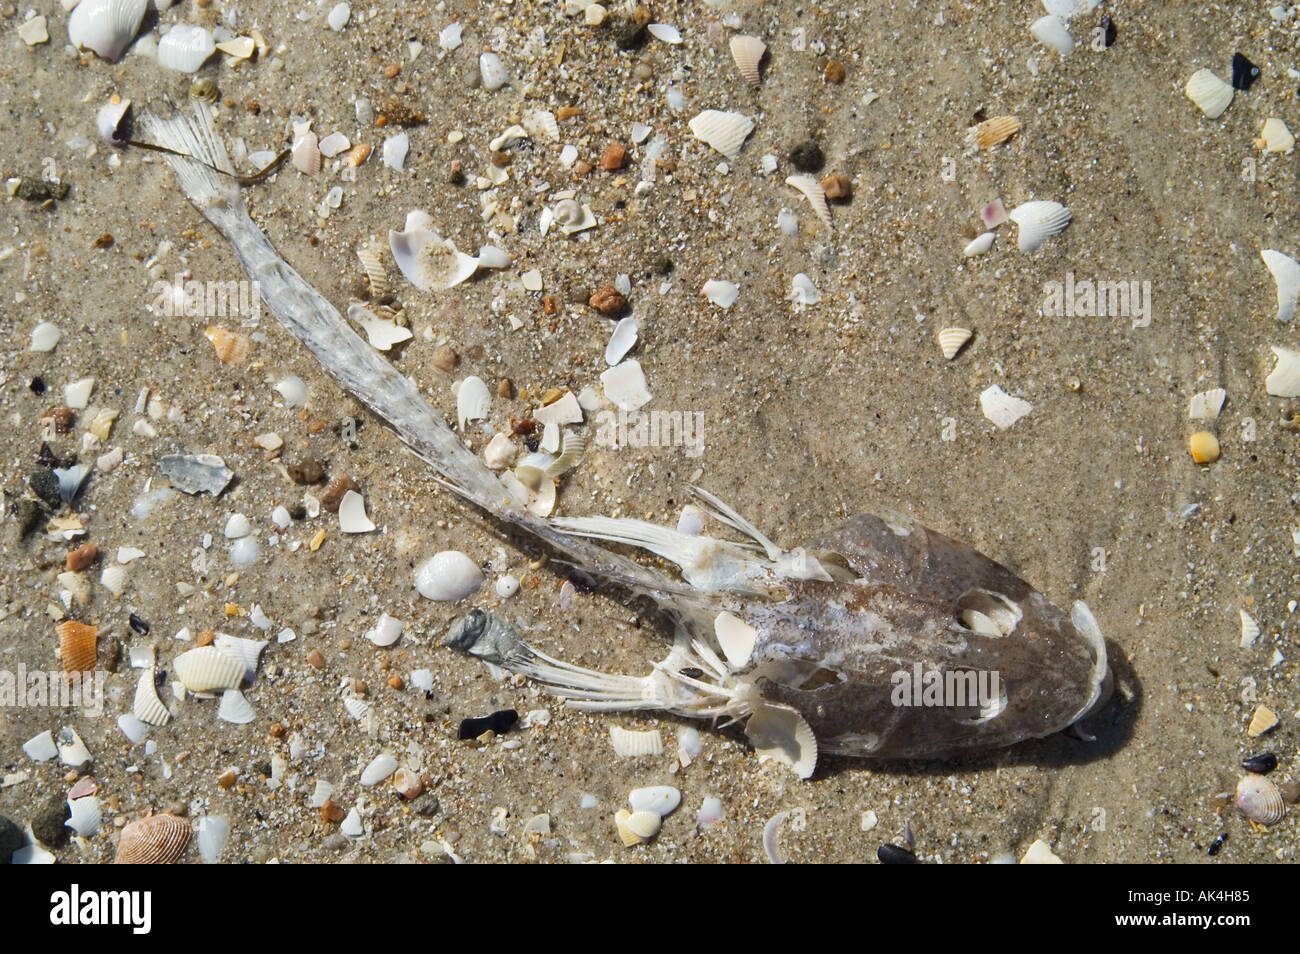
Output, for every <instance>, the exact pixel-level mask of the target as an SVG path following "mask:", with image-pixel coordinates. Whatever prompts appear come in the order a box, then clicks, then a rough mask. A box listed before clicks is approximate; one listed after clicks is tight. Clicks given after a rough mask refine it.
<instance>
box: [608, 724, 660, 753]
mask: <svg viewBox="0 0 1300 954" xmlns="http://www.w3.org/2000/svg"><path fill="white" fill-rule="evenodd" d="M609 741H610V743H611V744H612V745H613V746H614V754H615V755H617V756H619V757H620V758H640V757H642V756H646V755H659V754H660V753H661V752H663V750H664V740H663V737H662V736H661V735H660V734H659V730H658V729H651V730H650V731H648V732H633V731H631V730H629V729H624V728H623V727H622V726H617V725H611V726H610V727H609Z"/></svg>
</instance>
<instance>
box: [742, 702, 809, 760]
mask: <svg viewBox="0 0 1300 954" xmlns="http://www.w3.org/2000/svg"><path fill="white" fill-rule="evenodd" d="M745 736H746V737H747V738H748V739H749V742H750V744H751V745H753V747H754V751H755V752H756V753H757V754H758V758H759V760H760V761H762V762H766V761H769V760H772V761H776V762H779V763H781V764H782V765H787V766H789V767H790V768H791V769H792V770H793V771H794V773H795V774H796V775H798V776H799V777H800V778H811V777H812V774H813V772H814V771H815V770H816V768H817V738H816V736H814V735H813V730H812V727H811V726H810V725H808V723H807V722H806V721H805V720H804V718H803V716H801V715H799V713H798V712H796V711H795V710H794V709H792V708H791V707H789V706H780V705H771V704H762V705H759V706H758V707H757V708H756V709H755V711H754V714H753V715H751V716H750V717H749V721H748V722H746V723H745Z"/></svg>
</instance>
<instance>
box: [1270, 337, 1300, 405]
mask: <svg viewBox="0 0 1300 954" xmlns="http://www.w3.org/2000/svg"><path fill="white" fill-rule="evenodd" d="M1272 350H1273V356H1274V357H1275V358H1276V359H1277V363H1276V364H1275V365H1274V366H1273V370H1272V372H1270V373H1269V376H1268V377H1267V378H1265V379H1264V390H1265V391H1267V392H1268V393H1269V394H1270V395H1272V396H1273V397H1280V398H1293V397H1300V351H1293V350H1292V349H1290V348H1273V349H1272Z"/></svg>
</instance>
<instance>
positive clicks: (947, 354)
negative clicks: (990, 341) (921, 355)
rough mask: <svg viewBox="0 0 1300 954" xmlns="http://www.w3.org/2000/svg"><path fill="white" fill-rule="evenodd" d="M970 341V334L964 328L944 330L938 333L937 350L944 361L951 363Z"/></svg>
mask: <svg viewBox="0 0 1300 954" xmlns="http://www.w3.org/2000/svg"><path fill="white" fill-rule="evenodd" d="M970 339H971V333H970V331H969V330H968V329H966V328H944V329H943V331H941V332H939V350H940V351H942V352H943V356H944V358H945V359H947V360H948V361H951V360H952V359H953V358H955V357H957V352H959V351H961V349H962V346H963V345H965V344H966V342H968V341H970Z"/></svg>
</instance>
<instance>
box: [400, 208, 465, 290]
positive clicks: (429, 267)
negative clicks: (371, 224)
mask: <svg viewBox="0 0 1300 954" xmlns="http://www.w3.org/2000/svg"><path fill="white" fill-rule="evenodd" d="M388 247H389V249H390V250H391V251H392V253H393V260H394V261H395V262H397V267H398V268H399V269H400V270H401V272H402V274H403V275H405V276H406V279H407V281H409V282H410V283H411V284H412V285H414V286H415V287H416V288H418V289H420V290H421V291H433V290H440V289H446V288H452V287H453V286H455V285H459V284H460V283H461V282H463V281H465V280H466V279H468V278H469V277H470V276H471V275H473V274H474V272H475V271H476V270H477V269H478V259H476V258H474V257H473V256H472V255H466V254H465V253H464V252H462V251H460V250H459V249H457V248H456V246H455V244H454V243H453V242H452V241H451V240H450V239H445V238H443V237H442V236H440V235H439V234H438V233H437V232H436V231H435V230H434V227H433V220H432V219H431V218H430V217H429V216H428V214H427V213H425V212H421V211H420V210H418V209H417V210H415V211H413V212H410V213H408V214H407V216H406V227H405V228H404V229H403V230H402V231H401V232H392V231H390V232H389V233H388Z"/></svg>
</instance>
